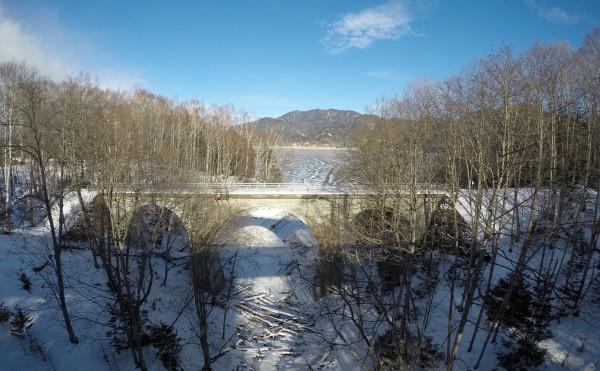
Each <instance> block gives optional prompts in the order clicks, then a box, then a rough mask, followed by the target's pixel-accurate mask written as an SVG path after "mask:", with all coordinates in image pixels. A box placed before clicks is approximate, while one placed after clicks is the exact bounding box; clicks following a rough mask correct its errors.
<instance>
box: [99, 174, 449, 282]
mask: <svg viewBox="0 0 600 371" xmlns="http://www.w3.org/2000/svg"><path fill="white" fill-rule="evenodd" d="M445 195H446V194H445V192H443V191H441V190H431V189H429V190H428V191H425V190H423V191H422V192H418V195H417V197H416V198H415V199H412V200H411V196H410V193H409V192H408V190H407V191H406V192H405V193H404V194H403V193H402V192H396V193H395V194H394V195H393V197H392V196H390V197H388V198H387V201H384V203H391V202H392V201H391V200H393V202H394V207H393V210H394V212H395V213H399V214H401V217H402V218H404V220H406V221H410V220H412V222H408V224H409V227H410V229H411V231H413V232H412V233H415V237H416V239H417V240H420V239H421V238H422V237H423V236H424V234H425V233H426V231H427V229H428V227H429V224H430V222H431V219H432V215H433V214H434V212H435V210H436V209H437V208H438V207H439V205H440V203H441V201H442V200H443V199H444V197H445ZM372 196H373V195H372V194H370V193H369V192H366V191H361V190H344V189H341V188H338V187H335V186H321V185H314V184H298V183H293V184H292V183H279V184H240V183H225V184H215V183H207V184H186V185H181V186H179V187H173V188H170V189H144V190H131V189H128V188H126V187H122V188H117V190H115V191H113V194H112V196H111V201H110V203H111V204H110V205H109V210H110V213H111V218H112V220H113V221H118V223H119V224H120V225H121V228H122V229H123V230H126V229H127V228H128V226H129V223H130V222H131V219H132V217H133V215H135V214H136V211H138V210H140V209H141V208H143V207H147V206H148V205H152V206H155V207H156V206H158V207H159V208H163V209H168V210H170V211H171V212H172V213H173V214H175V215H176V216H177V217H178V218H179V219H180V220H181V222H182V224H183V225H184V226H185V229H186V230H187V232H188V234H189V236H190V246H193V245H194V244H197V245H203V244H204V245H206V244H210V243H211V240H210V236H213V235H214V233H215V230H217V229H219V227H222V226H223V225H224V224H225V223H226V222H227V221H228V220H229V219H230V218H231V217H232V216H234V215H235V214H236V213H238V212H240V211H243V210H246V209H249V208H255V207H270V208H276V209H281V210H283V211H286V212H288V213H289V214H291V215H293V216H295V217H297V218H298V219H300V220H301V221H302V222H304V223H305V224H306V225H307V227H308V228H309V229H310V230H311V231H312V232H313V234H315V237H316V239H317V241H318V242H319V243H320V242H321V241H320V237H321V238H322V237H323V236H324V235H325V236H326V237H328V238H332V237H333V238H338V242H344V241H343V237H342V236H343V235H344V233H342V232H343V231H344V230H347V228H349V227H352V226H354V224H353V223H354V221H355V220H356V219H357V217H358V216H359V215H360V214H361V213H364V212H365V211H367V210H369V209H371V210H373V205H372V203H370V202H369V200H370V199H372ZM379 199H380V200H381V198H379ZM385 199H386V198H384V200H385ZM411 205H412V206H411ZM382 207H386V208H387V207H388V205H382ZM415 215H416V218H415V217H414V216H415ZM332 231H336V232H340V234H339V236H331V233H332ZM340 238H342V239H340ZM208 270H211V271H212V270H214V268H209V269H208ZM217 270H218V269H217ZM211 274H212V273H211ZM220 287H222V283H221V282H220V280H218V279H217V280H214V282H213V283H211V284H210V285H209V287H207V289H208V290H209V291H219V290H220Z"/></svg>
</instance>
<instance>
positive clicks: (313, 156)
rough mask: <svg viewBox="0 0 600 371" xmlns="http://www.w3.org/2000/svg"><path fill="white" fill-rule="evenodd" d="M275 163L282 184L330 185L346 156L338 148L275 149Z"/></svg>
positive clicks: (343, 151) (342, 150)
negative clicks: (343, 157) (278, 169)
mask: <svg viewBox="0 0 600 371" xmlns="http://www.w3.org/2000/svg"><path fill="white" fill-rule="evenodd" d="M275 151H276V154H277V162H278V165H279V168H280V169H281V172H282V175H283V179H282V181H283V182H284V183H311V184H325V183H327V184H330V183H332V182H335V179H334V173H335V171H336V170H337V169H339V168H340V167H341V165H342V162H343V161H342V156H343V155H344V154H346V151H345V150H344V149H339V148H300V147H285V148H277V149H276V150H275Z"/></svg>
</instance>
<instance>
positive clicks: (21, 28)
mask: <svg viewBox="0 0 600 371" xmlns="http://www.w3.org/2000/svg"><path fill="white" fill-rule="evenodd" d="M40 12H43V10H40ZM43 15H44V16H45V17H44V19H45V21H46V22H45V23H44V27H43V32H44V33H43V34H41V33H39V32H38V33H36V32H35V31H33V30H31V29H30V28H29V27H28V26H27V23H25V22H26V21H21V20H17V19H15V18H13V17H11V16H10V15H9V13H8V12H7V10H6V8H5V7H4V6H3V4H2V0H0V40H2V41H1V42H0V62H4V61H24V62H25V63H27V64H28V65H30V66H32V67H36V68H37V69H38V70H39V71H40V72H41V73H42V74H43V75H46V76H49V77H50V78H52V79H55V80H62V79H64V78H65V77H67V76H69V75H76V74H78V73H79V72H82V71H83V72H87V73H89V74H90V76H91V77H92V78H94V79H97V80H98V83H99V85H100V86H101V87H103V88H110V89H123V90H131V89H134V88H137V87H140V86H141V85H143V84H144V82H145V81H144V80H143V79H142V78H140V77H138V74H136V73H132V72H131V71H127V70H123V69H122V68H115V67H113V66H97V63H96V61H95V59H97V58H95V57H96V56H97V50H96V49H95V48H94V47H93V45H92V44H91V43H90V42H89V41H88V40H86V39H85V37H84V36H82V35H81V34H79V33H77V32H74V31H71V30H67V29H65V28H64V27H63V26H62V25H61V24H60V22H59V21H58V20H57V19H56V18H54V17H53V15H52V14H50V13H43ZM38 17H39V15H38Z"/></svg>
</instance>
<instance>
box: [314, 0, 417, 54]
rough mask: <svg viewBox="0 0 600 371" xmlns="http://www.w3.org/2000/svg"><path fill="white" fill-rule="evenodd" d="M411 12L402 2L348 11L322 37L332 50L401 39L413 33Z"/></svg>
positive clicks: (365, 46) (332, 51) (358, 47)
mask: <svg viewBox="0 0 600 371" xmlns="http://www.w3.org/2000/svg"><path fill="white" fill-rule="evenodd" d="M410 22H411V14H410V13H409V12H408V10H407V9H406V7H405V6H404V4H403V3H402V2H401V1H398V0H393V1H390V2H388V3H386V4H383V5H380V6H377V7H373V8H367V9H365V10H362V11H360V12H356V13H347V14H345V15H343V16H341V17H340V19H338V20H337V21H335V22H333V23H330V24H327V28H328V30H327V34H326V35H325V37H324V38H323V39H322V40H321V42H322V43H323V44H324V45H325V47H326V48H327V49H328V51H329V52H330V53H333V54H339V53H343V52H346V51H348V50H350V49H354V48H356V49H365V48H368V47H369V46H371V45H372V44H373V43H374V42H376V41H378V40H397V39H400V38H401V37H403V36H406V35H409V34H412V33H413V31H412V29H411V26H410Z"/></svg>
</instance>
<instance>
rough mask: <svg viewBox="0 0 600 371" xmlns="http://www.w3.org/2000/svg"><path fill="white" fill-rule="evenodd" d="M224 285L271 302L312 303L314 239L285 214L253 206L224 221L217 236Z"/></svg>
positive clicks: (304, 228) (316, 249)
mask: <svg viewBox="0 0 600 371" xmlns="http://www.w3.org/2000/svg"><path fill="white" fill-rule="evenodd" d="M217 241H218V243H219V248H218V249H219V254H220V257H221V265H222V267H223V273H224V276H225V281H226V285H233V286H234V287H235V288H234V289H233V290H234V291H238V290H240V289H241V288H244V290H245V291H247V292H252V293H254V294H255V295H260V294H265V293H269V296H271V300H274V301H277V300H283V299H284V298H285V299H286V300H292V301H297V302H299V303H306V302H312V300H313V299H314V287H313V280H314V271H315V270H314V267H315V260H316V256H317V253H318V246H317V241H316V239H315V238H314V236H313V234H312V232H311V231H310V229H309V227H308V226H307V225H306V223H304V222H303V221H302V220H300V219H299V218H298V217H296V216H294V215H292V214H290V213H289V212H287V211H285V210H282V209H278V208H272V207H252V208H248V209H245V210H242V211H241V212H239V213H236V214H235V215H234V216H232V217H231V218H230V219H229V220H227V221H226V223H225V225H224V228H223V230H222V232H221V233H220V235H219V236H218V238H217Z"/></svg>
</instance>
